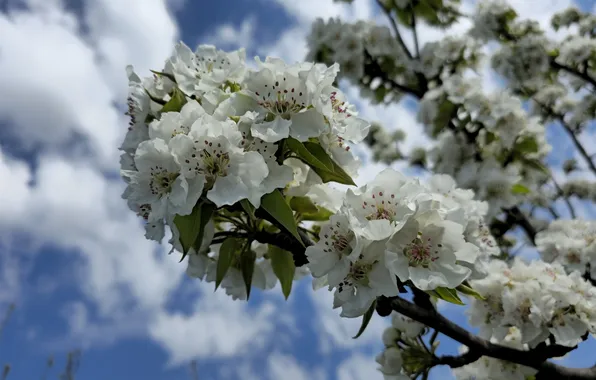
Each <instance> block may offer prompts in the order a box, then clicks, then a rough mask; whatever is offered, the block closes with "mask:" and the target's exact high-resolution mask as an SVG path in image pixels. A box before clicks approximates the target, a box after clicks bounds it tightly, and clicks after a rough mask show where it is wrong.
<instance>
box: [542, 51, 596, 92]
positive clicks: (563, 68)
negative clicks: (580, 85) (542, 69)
mask: <svg viewBox="0 0 596 380" xmlns="http://www.w3.org/2000/svg"><path fill="white" fill-rule="evenodd" d="M550 65H551V66H552V67H553V68H554V69H558V70H561V71H565V72H566V73H569V74H571V75H574V76H576V77H578V78H580V79H583V80H584V81H586V82H588V83H590V84H591V85H592V86H594V89H596V79H594V78H592V77H591V76H589V75H588V74H587V73H584V72H581V71H577V70H575V69H574V68H573V67H569V66H566V65H563V64H560V63H558V62H557V61H556V60H555V58H553V59H551V61H550Z"/></svg>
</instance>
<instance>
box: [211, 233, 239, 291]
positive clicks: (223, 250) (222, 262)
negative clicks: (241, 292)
mask: <svg viewBox="0 0 596 380" xmlns="http://www.w3.org/2000/svg"><path fill="white" fill-rule="evenodd" d="M241 247H242V241H240V240H239V239H236V238H234V237H229V238H227V239H226V240H224V242H223V243H222V245H221V247H220V248H219V255H218V257H217V268H216V271H215V290H217V288H219V285H220V284H221V282H222V281H223V279H224V277H225V276H226V273H228V269H230V265H232V263H233V262H234V257H235V256H236V255H237V253H238V249H239V248H241Z"/></svg>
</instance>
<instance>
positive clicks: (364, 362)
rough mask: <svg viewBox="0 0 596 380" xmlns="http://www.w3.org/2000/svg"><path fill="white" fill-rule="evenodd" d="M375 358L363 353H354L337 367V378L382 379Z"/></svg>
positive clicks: (354, 379) (357, 379) (347, 379)
mask: <svg viewBox="0 0 596 380" xmlns="http://www.w3.org/2000/svg"><path fill="white" fill-rule="evenodd" d="M380 378H381V374H380V373H379V371H378V370H377V363H376V362H375V360H374V358H372V357H368V356H364V355H362V354H354V355H353V356H352V357H350V358H348V359H346V360H345V361H344V362H342V363H341V364H340V365H339V367H338V368H337V380H368V379H380Z"/></svg>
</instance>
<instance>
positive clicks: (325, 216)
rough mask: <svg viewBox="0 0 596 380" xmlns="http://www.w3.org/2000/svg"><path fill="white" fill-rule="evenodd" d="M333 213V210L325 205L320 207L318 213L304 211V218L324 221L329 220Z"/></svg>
mask: <svg viewBox="0 0 596 380" xmlns="http://www.w3.org/2000/svg"><path fill="white" fill-rule="evenodd" d="M331 215H333V212H332V211H331V210H328V209H326V208H324V207H319V210H318V211H317V212H316V213H304V214H302V220H311V221H313V222H324V221H326V220H329V218H331Z"/></svg>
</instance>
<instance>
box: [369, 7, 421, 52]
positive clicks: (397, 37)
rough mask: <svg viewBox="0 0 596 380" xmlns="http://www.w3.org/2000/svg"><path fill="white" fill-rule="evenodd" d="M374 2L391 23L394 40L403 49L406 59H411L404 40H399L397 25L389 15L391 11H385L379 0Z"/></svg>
mask: <svg viewBox="0 0 596 380" xmlns="http://www.w3.org/2000/svg"><path fill="white" fill-rule="evenodd" d="M376 1H377V5H378V6H379V7H380V8H381V9H382V10H383V12H384V13H385V15H386V16H387V18H388V19H389V22H390V23H391V27H392V28H393V32H394V33H395V38H396V39H397V42H399V44H400V45H401V47H402V49H404V52H405V53H406V55H407V56H408V58H410V59H412V53H411V52H410V50H409V49H408V47H407V46H406V44H405V42H404V40H403V39H402V38H401V34H400V33H399V29H398V27H397V23H396V22H395V19H394V18H393V16H392V15H391V10H389V9H387V8H386V7H385V5H384V4H383V3H382V2H381V0H376Z"/></svg>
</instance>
